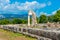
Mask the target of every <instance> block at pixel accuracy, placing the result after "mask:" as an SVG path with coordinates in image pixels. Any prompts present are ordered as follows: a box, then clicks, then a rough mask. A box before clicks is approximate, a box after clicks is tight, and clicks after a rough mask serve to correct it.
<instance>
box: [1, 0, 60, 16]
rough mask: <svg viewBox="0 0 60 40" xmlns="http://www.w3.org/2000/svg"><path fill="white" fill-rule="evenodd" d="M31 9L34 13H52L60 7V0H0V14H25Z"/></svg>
mask: <svg viewBox="0 0 60 40" xmlns="http://www.w3.org/2000/svg"><path fill="white" fill-rule="evenodd" d="M30 9H32V10H33V11H35V12H36V15H37V16H39V15H41V14H43V13H44V14H46V15H53V14H54V13H55V12H56V11H57V10H59V9H60V0H0V14H5V13H6V14H9V13H10V14H27V13H28V10H30Z"/></svg>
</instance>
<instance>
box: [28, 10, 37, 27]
mask: <svg viewBox="0 0 60 40" xmlns="http://www.w3.org/2000/svg"><path fill="white" fill-rule="evenodd" d="M30 15H32V25H30ZM36 24H37V20H36V14H35V12H34V11H32V10H29V13H28V26H29V27H30V26H35V25H36Z"/></svg>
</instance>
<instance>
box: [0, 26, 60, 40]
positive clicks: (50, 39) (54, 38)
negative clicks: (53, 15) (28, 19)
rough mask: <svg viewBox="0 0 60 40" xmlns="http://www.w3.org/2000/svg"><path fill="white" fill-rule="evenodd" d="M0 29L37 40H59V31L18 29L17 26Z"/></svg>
mask: <svg viewBox="0 0 60 40" xmlns="http://www.w3.org/2000/svg"><path fill="white" fill-rule="evenodd" d="M0 28H2V29H5V30H10V31H13V32H19V33H22V34H25V35H29V36H32V37H36V38H37V39H38V40H60V30H58V31H57V30H43V29H37V28H20V27H18V26H6V25H1V26H0Z"/></svg>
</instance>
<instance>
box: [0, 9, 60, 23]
mask: <svg viewBox="0 0 60 40" xmlns="http://www.w3.org/2000/svg"><path fill="white" fill-rule="evenodd" d="M36 18H37V22H38V23H47V22H60V10H58V11H57V12H56V13H55V14H54V15H50V16H46V15H44V14H42V15H41V16H40V17H36ZM30 19H31V20H30V21H31V22H32V18H30ZM27 23H28V21H27V20H22V19H19V18H13V19H12V20H8V19H2V20H0V24H27Z"/></svg>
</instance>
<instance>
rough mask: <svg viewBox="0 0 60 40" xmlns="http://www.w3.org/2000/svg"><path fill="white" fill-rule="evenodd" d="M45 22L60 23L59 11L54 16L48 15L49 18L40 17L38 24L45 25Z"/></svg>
mask: <svg viewBox="0 0 60 40" xmlns="http://www.w3.org/2000/svg"><path fill="white" fill-rule="evenodd" d="M47 22H59V23H60V10H58V11H57V12H56V13H55V14H54V15H50V16H46V15H41V16H40V17H39V23H47Z"/></svg>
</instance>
